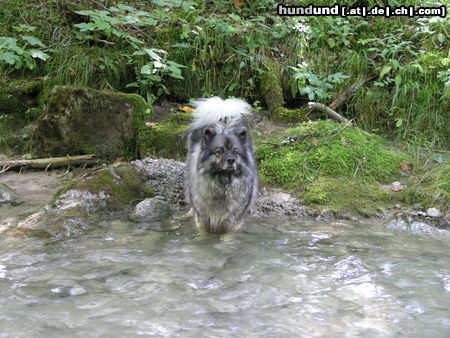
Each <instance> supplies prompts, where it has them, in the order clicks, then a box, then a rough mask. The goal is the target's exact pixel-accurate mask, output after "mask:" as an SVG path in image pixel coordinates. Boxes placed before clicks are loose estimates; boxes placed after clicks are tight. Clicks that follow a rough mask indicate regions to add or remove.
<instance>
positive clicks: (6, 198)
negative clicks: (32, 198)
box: [0, 183, 23, 206]
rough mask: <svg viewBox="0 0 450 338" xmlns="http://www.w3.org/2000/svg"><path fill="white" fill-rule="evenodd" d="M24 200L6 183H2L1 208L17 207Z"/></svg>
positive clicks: (0, 187) (0, 185)
mask: <svg viewBox="0 0 450 338" xmlns="http://www.w3.org/2000/svg"><path fill="white" fill-rule="evenodd" d="M22 202H23V200H22V199H21V198H20V197H19V195H18V194H17V193H16V192H15V191H14V190H13V189H11V188H10V187H8V186H7V185H6V184H4V183H0V206H2V205H17V204H20V203H22Z"/></svg>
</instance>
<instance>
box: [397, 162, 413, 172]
mask: <svg viewBox="0 0 450 338" xmlns="http://www.w3.org/2000/svg"><path fill="white" fill-rule="evenodd" d="M400 167H401V169H402V170H412V167H413V165H412V163H411V162H409V161H402V162H401V163H400Z"/></svg>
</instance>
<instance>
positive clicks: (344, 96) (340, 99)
mask: <svg viewBox="0 0 450 338" xmlns="http://www.w3.org/2000/svg"><path fill="white" fill-rule="evenodd" d="M371 79H373V76H369V77H366V78H364V79H360V80H359V81H357V82H355V83H354V84H352V85H351V86H350V87H348V88H347V90H346V91H345V92H343V93H341V94H340V95H339V96H338V97H337V98H336V99H335V100H334V101H333V102H331V104H330V105H329V106H328V108H330V109H332V110H336V109H337V108H339V107H340V106H342V105H343V104H344V102H345V101H347V100H348V99H349V98H350V97H351V96H352V95H353V94H354V93H355V92H356V91H357V90H358V89H359V88H361V87H362V86H364V84H365V83H366V82H367V81H369V80H371Z"/></svg>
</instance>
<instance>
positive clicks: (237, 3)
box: [233, 0, 244, 8]
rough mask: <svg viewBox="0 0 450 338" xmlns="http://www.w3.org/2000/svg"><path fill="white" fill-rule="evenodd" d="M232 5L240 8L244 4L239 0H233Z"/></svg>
mask: <svg viewBox="0 0 450 338" xmlns="http://www.w3.org/2000/svg"><path fill="white" fill-rule="evenodd" d="M233 3H234V5H235V6H236V7H238V8H242V7H243V6H244V3H243V2H242V1H241V0H233Z"/></svg>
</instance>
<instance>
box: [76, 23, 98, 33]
mask: <svg viewBox="0 0 450 338" xmlns="http://www.w3.org/2000/svg"><path fill="white" fill-rule="evenodd" d="M74 26H75V27H77V28H79V29H80V30H81V31H82V32H86V31H94V30H95V29H96V28H97V26H96V25H95V24H93V23H92V22H89V23H85V22H83V23H77V24H75V25H74Z"/></svg>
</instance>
